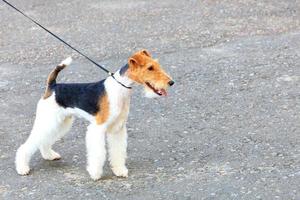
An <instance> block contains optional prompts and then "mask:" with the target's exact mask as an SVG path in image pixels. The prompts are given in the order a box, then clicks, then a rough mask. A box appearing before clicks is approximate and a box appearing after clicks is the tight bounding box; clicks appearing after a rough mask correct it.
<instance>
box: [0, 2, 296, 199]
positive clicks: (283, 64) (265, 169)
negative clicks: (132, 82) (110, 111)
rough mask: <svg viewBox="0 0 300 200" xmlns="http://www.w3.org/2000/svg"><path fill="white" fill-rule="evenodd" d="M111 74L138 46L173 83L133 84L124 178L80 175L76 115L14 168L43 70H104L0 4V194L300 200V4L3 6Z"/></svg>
mask: <svg viewBox="0 0 300 200" xmlns="http://www.w3.org/2000/svg"><path fill="white" fill-rule="evenodd" d="M10 2H12V3H14V4H15V5H16V6H18V7H19V8H21V9H22V10H24V11H26V13H27V14H28V15H30V16H31V17H33V18H35V19H37V20H38V21H40V22H41V23H42V24H44V25H45V26H46V27H48V28H49V29H50V30H52V31H53V32H55V33H57V34H59V35H60V36H61V37H63V38H64V39H65V40H67V41H69V42H70V43H71V44H73V45H74V46H75V47H78V48H79V49H81V50H82V51H84V52H85V53H86V54H88V55H90V56H91V57H93V58H94V59H95V60H97V61H99V63H101V64H104V65H106V66H108V67H109V68H110V69H112V70H116V69H117V68H118V67H119V66H122V65H123V64H124V63H125V62H126V60H127V58H128V56H129V55H130V54H131V53H132V52H134V51H136V50H139V49H141V48H146V49H148V50H149V51H150V52H153V55H154V56H155V57H158V58H159V59H160V63H161V64H162V65H163V66H164V68H165V69H166V71H168V72H169V73H170V74H171V75H172V76H173V78H174V80H175V82H176V83H175V85H174V86H173V87H172V88H171V89H170V91H169V96H168V97H167V98H160V99H157V100H153V99H145V98H144V97H143V96H142V95H141V89H140V88H139V87H135V89H134V92H133V98H132V102H131V105H132V107H131V112H130V116H129V122H128V132H129V147H128V154H129V158H128V164H127V165H128V168H129V178H127V179H123V178H116V177H115V176H113V175H112V172H111V170H110V169H109V167H108V166H106V168H105V174H104V178H103V179H102V180H100V181H98V182H94V181H92V180H91V179H90V178H89V177H88V174H87V172H86V171H85V162H86V161H85V153H86V152H85V144H84V137H85V130H86V125H87V123H86V122H84V121H82V120H80V119H79V120H76V123H75V126H74V127H73V128H72V130H71V132H70V133H69V134H68V135H67V136H66V137H65V138H64V139H63V140H61V141H59V142H57V144H56V145H55V147H54V149H55V150H57V151H58V152H59V153H60V154H61V155H62V159H61V160H59V161H44V160H42V158H41V156H40V155H39V153H37V154H36V156H35V157H34V158H33V160H32V162H31V166H32V167H33V170H32V171H31V173H30V175H29V176H26V177H21V176H18V175H17V174H16V172H15V170H14V156H15V151H16V149H17V148H18V147H19V145H20V144H21V143H22V142H24V140H25V139H26V138H27V137H28V135H29V132H30V130H31V127H32V124H33V120H34V117H35V108H36V103H37V101H38V99H39V98H40V96H41V95H42V93H43V91H44V88H45V80H46V77H47V74H48V73H49V72H50V71H51V70H52V69H53V67H54V66H55V65H56V64H57V63H59V62H60V61H61V60H63V59H64V58H66V57H67V56H68V55H72V56H73V58H74V62H73V64H72V65H71V66H70V67H69V68H68V69H66V70H64V71H63V72H62V73H61V74H60V76H59V81H60V82H87V81H96V80H99V79H101V78H104V77H105V74H104V73H103V72H102V71H100V70H99V69H97V67H95V66H93V65H92V64H91V63H89V62H88V61H86V60H85V59H83V58H82V57H80V56H79V55H78V54H76V53H74V52H72V51H71V50H70V49H68V48H67V47H65V46H63V45H62V44H61V43H59V42H57V41H56V40H55V39H54V38H53V37H51V36H49V35H48V34H47V33H46V32H44V31H42V30H41V29H39V28H38V27H36V26H35V25H34V24H32V23H31V22H30V21H28V20H26V19H24V18H23V17H22V16H21V15H20V14H18V13H16V12H14V11H13V10H12V9H11V8H9V7H8V6H6V5H5V4H4V3H3V2H0V18H1V21H0V27H1V28H0V94H1V95H0V110H1V111H0V198H1V199H30V200H31V199H108V200H109V199H122V200H123V199H125V200H126V199H128V200H140V199H149V200H150V199H178V200H179V199H180V200H182V199H206V200H210V199H237V200H239V199H266V200H274V199H289V200H290V199H294V200H296V199H300V192H299V187H300V136H299V135H300V89H299V86H300V12H299V10H300V4H299V2H298V1H295V0H278V1H272V0H261V1H256V0H214V1H212V0H203V1H195V0H189V1H188V0H184V1H172V0H164V1H154V0H148V1H134V0H102V1H96V0H86V1H81V0H64V1H38V0H27V1H22V0H10Z"/></svg>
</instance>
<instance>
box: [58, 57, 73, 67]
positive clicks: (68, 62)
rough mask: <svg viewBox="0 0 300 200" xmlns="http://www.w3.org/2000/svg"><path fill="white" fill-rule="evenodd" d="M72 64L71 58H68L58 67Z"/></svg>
mask: <svg viewBox="0 0 300 200" xmlns="http://www.w3.org/2000/svg"><path fill="white" fill-rule="evenodd" d="M71 62H72V57H68V58H66V59H65V60H63V61H62V62H61V63H60V64H59V65H67V66H68V65H70V64H71Z"/></svg>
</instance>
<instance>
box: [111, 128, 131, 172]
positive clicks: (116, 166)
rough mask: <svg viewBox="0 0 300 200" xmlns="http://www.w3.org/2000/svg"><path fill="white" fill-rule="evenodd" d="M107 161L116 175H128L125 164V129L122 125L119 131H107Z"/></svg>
mask: <svg viewBox="0 0 300 200" xmlns="http://www.w3.org/2000/svg"><path fill="white" fill-rule="evenodd" d="M107 144H108V151H109V161H110V165H111V168H112V171H113V172H114V174H115V175H116V176H120V177H128V169H127V168H126V166H125V162H126V157H127V153H126V149H127V130H126V126H125V125H123V126H122V128H121V129H120V130H119V131H116V132H108V133H107Z"/></svg>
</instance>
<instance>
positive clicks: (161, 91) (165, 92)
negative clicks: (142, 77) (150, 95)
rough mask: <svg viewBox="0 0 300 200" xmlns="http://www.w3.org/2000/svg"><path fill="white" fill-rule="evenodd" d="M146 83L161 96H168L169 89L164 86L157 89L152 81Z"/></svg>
mask: <svg viewBox="0 0 300 200" xmlns="http://www.w3.org/2000/svg"><path fill="white" fill-rule="evenodd" d="M146 85H147V86H148V87H149V88H150V89H151V90H152V91H153V92H154V93H155V94H157V95H159V96H167V91H166V90H165V89H163V88H161V89H156V88H155V87H154V86H152V85H151V83H149V82H146Z"/></svg>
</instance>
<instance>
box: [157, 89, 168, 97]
mask: <svg viewBox="0 0 300 200" xmlns="http://www.w3.org/2000/svg"><path fill="white" fill-rule="evenodd" d="M158 92H159V93H160V94H161V95H162V96H167V91H166V90H165V89H160V90H158Z"/></svg>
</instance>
